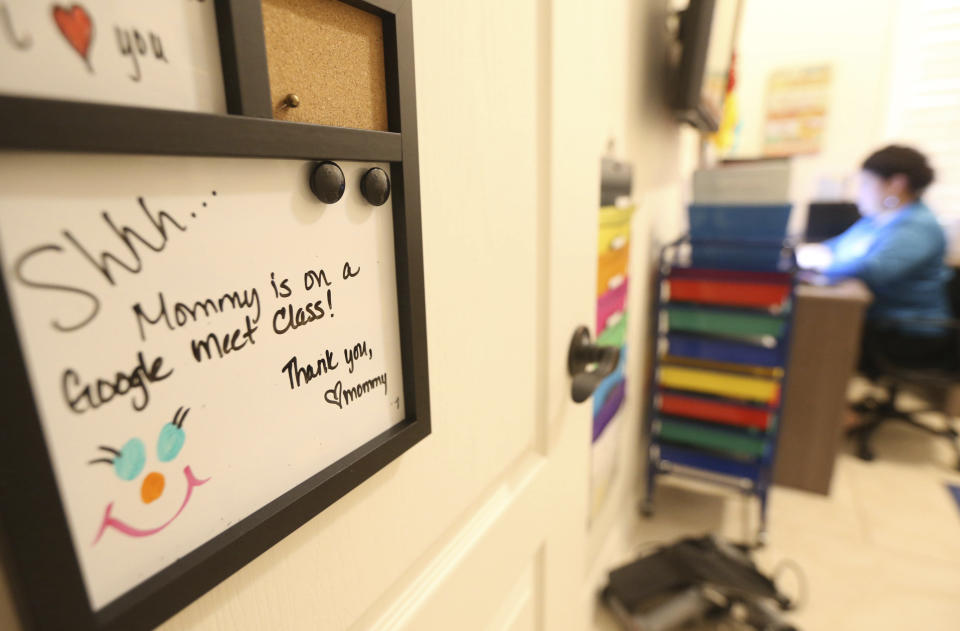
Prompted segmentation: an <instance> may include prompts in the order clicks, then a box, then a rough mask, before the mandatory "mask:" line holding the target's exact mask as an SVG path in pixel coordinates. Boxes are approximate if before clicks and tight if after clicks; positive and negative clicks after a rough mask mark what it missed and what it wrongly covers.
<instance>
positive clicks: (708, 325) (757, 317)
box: [665, 307, 786, 337]
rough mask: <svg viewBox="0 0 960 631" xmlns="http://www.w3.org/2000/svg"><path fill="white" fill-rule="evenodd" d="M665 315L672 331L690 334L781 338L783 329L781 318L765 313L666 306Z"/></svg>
mask: <svg viewBox="0 0 960 631" xmlns="http://www.w3.org/2000/svg"><path fill="white" fill-rule="evenodd" d="M665 312H666V314H667V321H668V323H669V329H670V330H671V331H691V332H694V333H712V334H714V335H736V336H741V337H759V336H763V335H772V336H774V337H780V336H781V335H782V334H783V330H784V327H785V326H786V320H785V319H784V318H783V317H781V316H773V315H767V314H765V313H746V312H740V311H724V310H721V309H697V308H689V307H667V308H666V309H665Z"/></svg>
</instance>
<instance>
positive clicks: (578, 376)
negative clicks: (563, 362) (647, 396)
mask: <svg viewBox="0 0 960 631" xmlns="http://www.w3.org/2000/svg"><path fill="white" fill-rule="evenodd" d="M619 362H620V349H619V348H617V347H615V346H597V345H596V344H594V343H593V342H592V341H591V340H590V329H588V328H587V327H585V326H581V327H577V330H576V331H574V332H573V338H572V339H571V340H570V351H569V353H568V354H567V371H568V372H569V373H570V376H571V377H573V384H572V385H571V393H570V394H571V396H572V397H573V400H574V402H575V403H583V402H584V401H586V400H587V399H589V398H590V395H591V394H593V391H594V390H596V389H597V386H599V385H600V382H601V381H603V380H604V379H605V378H606V377H607V376H609V375H610V374H612V373H613V371H614V370H616V369H617V364H618V363H619Z"/></svg>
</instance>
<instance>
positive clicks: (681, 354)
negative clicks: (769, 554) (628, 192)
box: [641, 220, 796, 545]
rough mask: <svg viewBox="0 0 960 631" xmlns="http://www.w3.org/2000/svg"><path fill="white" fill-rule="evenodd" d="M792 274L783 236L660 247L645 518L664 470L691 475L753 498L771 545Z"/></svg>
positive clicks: (684, 241)
mask: <svg viewBox="0 0 960 631" xmlns="http://www.w3.org/2000/svg"><path fill="white" fill-rule="evenodd" d="M784 223H785V220H784ZM781 234H782V233H781ZM795 271H796V265H795V258H794V255H793V250H792V248H791V247H790V246H789V244H787V243H786V242H784V241H783V240H782V239H781V240H778V241H769V240H762V239H761V240H757V239H754V240H747V241H720V240H706V239H697V238H692V237H690V236H689V235H688V236H685V237H683V238H681V239H679V240H678V241H676V242H674V243H671V244H669V245H667V246H666V247H664V248H663V249H662V250H661V253H660V258H659V268H658V274H657V279H656V283H657V290H658V291H657V292H656V296H657V302H656V311H655V316H654V317H653V318H651V328H652V331H651V338H652V339H653V340H654V346H653V348H654V353H653V364H652V370H651V384H650V389H649V392H650V397H649V406H648V409H647V418H646V419H645V432H644V440H645V441H646V445H645V446H646V449H647V452H648V467H647V480H646V497H645V499H644V501H643V504H642V506H641V511H642V513H643V514H644V515H645V516H650V515H652V514H653V512H654V495H655V490H656V485H657V481H658V479H659V478H660V477H661V476H664V475H682V476H686V477H692V478H696V479H700V480H704V481H707V482H713V483H717V484H722V485H727V486H732V487H734V488H737V489H740V490H741V491H742V492H744V493H745V494H749V495H754V496H756V497H757V498H758V500H759V502H760V524H759V529H758V533H757V543H758V544H761V545H762V544H763V543H764V542H765V540H766V532H767V493H768V490H769V488H770V485H771V484H772V477H773V464H774V458H775V456H776V446H777V430H778V424H779V418H780V413H781V410H782V407H783V401H782V392H783V387H782V386H783V384H784V380H785V379H786V378H787V374H786V373H787V365H788V360H789V350H790V331H791V324H792V314H793V304H794V289H795Z"/></svg>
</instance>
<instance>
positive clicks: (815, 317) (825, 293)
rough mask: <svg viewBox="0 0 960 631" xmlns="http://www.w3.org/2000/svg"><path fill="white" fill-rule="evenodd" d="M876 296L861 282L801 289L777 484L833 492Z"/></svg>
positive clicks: (777, 464) (779, 454)
mask: <svg viewBox="0 0 960 631" xmlns="http://www.w3.org/2000/svg"><path fill="white" fill-rule="evenodd" d="M872 300H873V296H872V295H871V293H870V290H869V289H867V287H866V285H864V284H863V283H862V282H860V281H857V280H848V281H844V282H842V283H839V284H837V285H833V286H829V287H817V286H812V285H801V286H799V287H798V288H797V304H796V313H795V315H794V320H793V344H792V348H791V352H790V363H789V366H788V369H787V371H788V372H787V384H786V391H785V393H784V396H785V397H786V399H785V401H784V403H785V405H784V409H783V418H781V419H780V423H781V425H780V439H779V443H778V446H777V460H776V466H775V468H774V475H773V479H774V484H780V485H783V486H789V487H793V488H797V489H803V490H806V491H813V492H815V493H822V494H824V495H827V494H829V492H830V479H831V477H832V476H833V465H834V461H835V460H836V455H837V448H838V446H839V444H840V440H841V433H842V420H843V416H844V411H845V409H846V406H847V384H848V382H849V381H850V377H851V376H852V375H853V373H854V370H855V368H856V363H857V358H858V356H859V352H860V336H861V334H862V329H863V319H864V314H865V313H866V309H867V306H869V304H870V302H871V301H872Z"/></svg>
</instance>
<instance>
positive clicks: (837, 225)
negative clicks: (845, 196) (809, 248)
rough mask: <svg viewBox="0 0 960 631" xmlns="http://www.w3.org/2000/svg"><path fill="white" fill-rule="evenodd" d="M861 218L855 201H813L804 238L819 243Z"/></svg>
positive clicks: (809, 241) (808, 241) (808, 213)
mask: <svg viewBox="0 0 960 631" xmlns="http://www.w3.org/2000/svg"><path fill="white" fill-rule="evenodd" d="M858 219H860V211H859V210H857V205H856V204H854V203H853V202H811V204H810V206H809V209H808V212H807V229H806V232H804V235H803V240H804V241H806V242H807V243H819V242H821V241H826V240H827V239H830V238H832V237H835V236H837V235H838V234H840V233H842V232H843V231H844V230H846V229H847V228H849V227H850V226H852V225H853V224H854V223H856V221H857V220H858Z"/></svg>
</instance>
